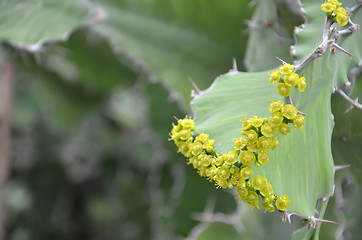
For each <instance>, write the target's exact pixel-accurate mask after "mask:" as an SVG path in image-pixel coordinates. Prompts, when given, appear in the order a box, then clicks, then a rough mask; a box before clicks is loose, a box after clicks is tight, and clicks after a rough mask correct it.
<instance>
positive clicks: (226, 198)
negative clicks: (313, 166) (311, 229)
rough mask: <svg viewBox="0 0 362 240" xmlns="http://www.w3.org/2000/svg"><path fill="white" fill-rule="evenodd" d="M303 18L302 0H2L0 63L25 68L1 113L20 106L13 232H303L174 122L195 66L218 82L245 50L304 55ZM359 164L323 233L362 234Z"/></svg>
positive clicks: (269, 55) (39, 235) (24, 239)
mask: <svg viewBox="0 0 362 240" xmlns="http://www.w3.org/2000/svg"><path fill="white" fill-rule="evenodd" d="M302 20H303V19H302V17H301V16H300V15H299V12H298V9H296V7H295V2H294V1H274V2H273V1H253V2H249V1H240V0H228V1H219V0H168V1H166V0H140V1H134V0H108V1H105V0H104V1H101V0H93V1H73V0H66V1H65V0H64V1H57V0H43V1H40V0H31V1H20V0H11V1H9V0H8V1H6V0H2V1H0V41H1V42H0V74H1V75H0V77H3V76H4V72H5V71H6V70H9V69H10V70H11V69H13V71H11V74H10V78H11V84H12V87H13V96H12V102H13V103H12V105H11V108H10V109H8V111H7V112H5V113H2V115H1V116H0V117H3V116H4V114H5V115H6V114H7V115H8V116H11V125H10V126H8V127H10V128H11V138H8V141H10V143H11V145H10V158H9V159H8V161H9V169H8V179H7V183H6V185H5V186H4V188H3V190H2V193H3V194H2V196H1V197H3V198H4V199H5V201H6V203H5V206H3V208H5V209H6V221H5V222H4V223H3V225H4V229H5V230H4V231H5V237H4V239H9V240H28V239H52V240H53V239H67V240H68V239H70V240H71V239H126V240H128V239H185V238H187V239H205V240H206V239H266V238H268V239H289V238H290V236H291V234H292V232H293V231H294V230H295V229H297V228H298V227H299V226H301V223H300V222H299V223H298V221H297V223H296V224H294V225H293V226H289V225H288V224H286V223H282V222H281V220H280V216H279V215H277V214H275V215H274V214H264V213H263V212H262V211H253V212H252V211H250V210H249V209H246V208H245V205H243V204H241V203H239V201H238V200H235V196H234V195H233V193H232V192H229V191H223V190H217V189H216V188H215V187H214V186H213V184H212V183H209V182H207V181H205V180H204V179H202V178H200V177H199V176H198V175H197V173H196V172H195V171H194V169H192V167H191V166H187V165H186V164H185V159H184V158H183V157H182V156H181V155H180V154H178V153H177V149H176V147H175V146H174V145H173V143H172V142H169V141H168V132H169V131H170V129H171V123H172V122H174V121H175V120H174V118H173V116H176V117H183V116H184V115H185V114H191V110H190V107H189V101H190V100H191V97H190V93H191V89H192V86H191V84H190V82H189V81H188V77H190V78H192V79H193V80H194V81H195V82H196V84H197V85H198V87H199V88H200V89H205V88H207V87H208V86H210V84H211V83H212V82H213V80H214V79H215V78H216V77H217V76H218V75H220V74H222V73H225V72H227V71H228V70H229V69H231V68H232V59H233V58H235V59H236V62H237V64H238V68H239V70H241V71H247V70H248V71H259V70H266V69H270V68H273V67H276V66H278V64H279V63H278V61H277V60H275V58H274V56H276V55H277V56H279V57H281V58H283V59H284V60H287V61H290V57H289V46H290V45H291V44H293V37H292V34H293V30H294V26H297V25H299V24H301V23H302ZM266 35H267V36H270V38H265V36H266ZM261 40H263V44H264V45H265V46H264V47H265V48H259V47H258V45H257V44H258V43H260V41H261ZM266 48H268V49H270V51H268V52H266V51H262V50H263V49H266ZM260 62H262V63H263V64H260ZM9 66H10V67H9ZM359 82H361V81H359ZM0 84H4V83H3V82H1V83H0ZM4 87H6V86H4V85H0V88H4ZM358 89H359V92H360V91H361V89H362V88H357V90H358ZM357 90H356V91H357ZM354 94H355V95H356V96H357V95H358V92H357V93H354ZM3 97H4V96H0V101H4V99H3ZM332 101H333V103H336V104H334V106H335V108H334V109H333V110H334V112H336V119H337V118H340V119H341V120H340V121H341V122H349V123H350V124H351V126H349V128H354V129H355V128H358V129H359V130H361V127H360V125H361V124H360V122H361V121H355V119H358V120H360V119H361V113H360V112H356V111H357V110H352V112H351V113H350V114H349V115H343V114H338V113H342V112H343V111H344V110H345V109H346V108H347V107H348V105H347V104H346V103H344V102H343V101H342V100H341V99H340V98H339V97H338V96H336V97H334V98H333V99H332ZM354 124H355V125H354ZM336 126H337V127H338V125H336ZM341 127H346V126H345V125H343V124H342V125H341ZM357 132H359V134H357V133H356V132H354V135H353V136H354V141H355V143H356V144H357V145H358V144H359V145H360V141H361V140H362V136H361V132H362V131H357ZM336 134H338V132H337V133H336ZM339 136H340V135H336V138H334V142H338V141H341V140H340V139H339V138H338V137H339ZM340 138H341V137H340ZM338 146H340V145H338ZM344 150H345V149H337V150H335V151H336V154H342V155H343V154H345V152H343V151H344ZM0 154H1V153H0ZM354 160H355V161H356V163H357V164H358V163H359V164H361V154H359V155H357V156H356V159H354ZM359 166H361V165H359ZM354 171H356V173H357V174H355V175H351V174H348V170H347V171H346V170H344V172H341V173H340V174H339V175H337V176H336V179H337V180H336V189H339V188H340V189H343V191H342V190H341V191H340V192H339V193H338V194H339V195H337V194H336V198H335V200H331V201H330V202H332V203H331V204H330V205H329V207H328V209H327V214H326V218H327V219H330V220H335V221H340V222H341V224H340V225H339V226H334V225H328V226H327V225H326V226H323V227H322V228H321V232H322V233H321V234H322V236H324V237H321V238H322V239H333V238H334V236H335V234H338V231H341V232H342V233H341V234H342V235H341V236H343V237H346V239H357V238H358V236H360V235H359V234H361V229H359V228H358V227H357V226H358V223H360V222H361V221H362V219H361V218H362V212H361V210H360V208H358V211H357V210H356V209H354V208H352V207H351V206H358V204H352V203H358V202H360V201H361V199H362V194H361V190H360V189H361V187H360V185H359V184H360V183H361V180H360V179H357V180H356V178H355V177H354V176H358V175H359V174H358V173H359V172H360V171H359V170H358V169H354ZM358 182H359V184H358ZM349 203H351V204H349ZM342 223H343V224H344V225H343V224H342ZM336 231H337V233H336ZM340 239H343V238H340Z"/></svg>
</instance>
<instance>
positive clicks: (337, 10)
mask: <svg viewBox="0 0 362 240" xmlns="http://www.w3.org/2000/svg"><path fill="white" fill-rule="evenodd" d="M341 5H342V3H340V2H338V0H327V1H325V2H324V3H323V4H322V5H321V9H322V11H324V12H326V14H327V16H328V17H333V20H334V21H335V22H337V23H338V24H339V25H340V26H342V27H343V26H345V25H347V23H348V14H347V12H346V10H345V9H344V8H343V7H340V6H341Z"/></svg>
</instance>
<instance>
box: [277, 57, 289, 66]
mask: <svg viewBox="0 0 362 240" xmlns="http://www.w3.org/2000/svg"><path fill="white" fill-rule="evenodd" d="M275 57H276V59H278V60H279V61H280V62H281V63H283V64H286V63H287V62H286V61H284V60H282V59H280V58H278V57H277V56H275Z"/></svg>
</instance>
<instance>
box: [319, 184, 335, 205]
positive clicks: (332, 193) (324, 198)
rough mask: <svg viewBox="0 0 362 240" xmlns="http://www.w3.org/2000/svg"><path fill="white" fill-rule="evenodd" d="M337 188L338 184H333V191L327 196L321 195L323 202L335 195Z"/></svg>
mask: <svg viewBox="0 0 362 240" xmlns="http://www.w3.org/2000/svg"><path fill="white" fill-rule="evenodd" d="M335 189H336V185H333V189H332V192H331V193H330V194H329V195H328V196H326V197H321V198H320V200H322V201H323V202H324V201H326V200H327V199H329V198H331V197H332V196H333V195H334V190H335Z"/></svg>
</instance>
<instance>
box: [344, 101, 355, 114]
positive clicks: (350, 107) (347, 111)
mask: <svg viewBox="0 0 362 240" xmlns="http://www.w3.org/2000/svg"><path fill="white" fill-rule="evenodd" d="M356 106H358V97H356V98H355V99H354V100H353V104H351V106H349V107H348V108H347V109H346V111H344V114H347V113H349V112H350V111H351V110H352V109H353V108H355V107H356Z"/></svg>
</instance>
